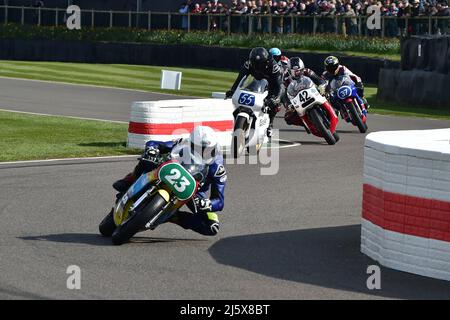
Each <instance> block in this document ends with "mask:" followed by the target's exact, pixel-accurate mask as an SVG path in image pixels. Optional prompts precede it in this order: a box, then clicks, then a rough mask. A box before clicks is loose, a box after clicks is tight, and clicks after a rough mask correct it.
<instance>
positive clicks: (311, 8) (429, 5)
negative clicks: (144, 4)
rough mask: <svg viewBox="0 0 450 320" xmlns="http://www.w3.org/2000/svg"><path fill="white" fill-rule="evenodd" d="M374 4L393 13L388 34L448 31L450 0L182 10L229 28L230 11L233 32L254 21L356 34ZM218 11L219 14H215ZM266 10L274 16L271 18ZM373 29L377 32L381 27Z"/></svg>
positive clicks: (322, 0) (315, 1) (300, 0)
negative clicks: (361, 20)
mask: <svg viewBox="0 0 450 320" xmlns="http://www.w3.org/2000/svg"><path fill="white" fill-rule="evenodd" d="M373 5H375V6H377V7H378V8H379V10H380V13H381V16H386V17H391V18H389V19H386V20H385V21H386V22H385V25H384V30H385V31H384V32H385V35H386V36H391V37H394V36H399V35H405V34H426V33H428V32H429V31H430V30H429V29H430V26H431V28H432V30H431V32H432V33H433V34H436V33H438V34H445V33H448V31H449V30H448V27H449V22H450V10H449V8H448V2H447V0H285V1H284V0H283V1H277V0H256V1H255V0H248V1H247V0H231V1H223V2H221V1H218V0H212V1H201V0H197V1H196V0H187V1H186V2H184V3H183V4H182V5H181V7H180V10H179V12H180V13H191V14H198V15H202V14H204V15H212V17H213V18H212V19H211V21H210V24H211V25H210V27H211V28H212V29H223V28H228V26H227V21H229V20H227V19H223V16H226V15H230V16H231V17H233V19H232V20H231V24H232V25H231V26H230V27H231V28H232V29H233V31H234V32H246V31H248V28H249V24H250V23H251V24H252V29H253V31H256V32H258V31H259V32H269V31H273V32H278V33H290V32H293V31H295V32H303V33H311V32H312V31H313V28H315V30H314V31H316V32H343V30H342V29H345V31H344V32H345V33H346V34H349V35H352V34H358V33H360V32H361V30H359V28H361V26H360V25H358V21H359V17H367V16H368V15H370V12H367V9H368V8H369V7H370V6H373ZM218 14H220V18H218V17H217V18H214V15H218ZM268 15H271V18H270V19H269V18H268ZM235 17H238V19H236V18H235ZM239 17H241V19H239ZM293 17H304V18H303V19H302V18H300V19H296V18H294V23H292V21H291V19H293ZM311 17H315V19H314V20H316V22H314V23H313V19H311ZM330 17H332V18H333V19H330ZM336 17H338V18H340V19H339V20H338V19H336ZM415 17H417V18H421V17H422V19H408V20H409V23H407V21H406V19H405V18H415ZM428 17H448V19H433V23H432V24H431V25H430V23H429V19H428ZM250 19H252V20H253V21H251V20H250ZM336 21H342V23H336ZM185 22H186V21H185ZM184 27H186V23H184ZM270 28H272V30H270ZM292 28H294V29H295V30H292ZM364 32H366V33H367V32H369V33H370V30H367V28H365V30H364ZM373 32H374V33H375V34H376V32H377V31H373Z"/></svg>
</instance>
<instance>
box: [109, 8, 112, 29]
mask: <svg viewBox="0 0 450 320" xmlns="http://www.w3.org/2000/svg"><path fill="white" fill-rule="evenodd" d="M112 27H113V12H112V10H109V28H110V29H111V28H112Z"/></svg>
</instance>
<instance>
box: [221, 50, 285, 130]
mask: <svg viewBox="0 0 450 320" xmlns="http://www.w3.org/2000/svg"><path fill="white" fill-rule="evenodd" d="M248 75H252V76H253V77H254V78H255V79H256V80H261V79H266V80H267V81H268V83H269V88H268V91H269V92H268V95H267V97H266V98H265V99H264V107H263V108H262V111H263V112H266V113H268V114H269V118H270V124H269V128H268V129H267V136H268V137H269V138H271V137H272V130H273V129H272V128H273V120H274V118H275V115H276V114H277V112H278V111H279V110H280V108H279V104H280V101H281V94H282V90H281V85H282V68H281V67H280V65H279V64H278V63H276V61H275V60H274V58H273V57H272V56H271V55H270V54H269V52H268V51H267V50H266V49H265V48H262V47H257V48H253V49H252V50H251V51H250V55H249V59H248V60H247V61H246V62H245V63H244V65H243V66H242V68H241V71H240V72H239V75H238V77H237V78H236V81H235V82H234V84H233V86H232V87H231V89H230V90H228V91H227V92H226V95H225V97H226V98H231V97H232V96H233V94H234V92H235V91H236V88H237V87H238V85H239V83H240V82H241V80H242V79H243V78H244V77H246V76H248Z"/></svg>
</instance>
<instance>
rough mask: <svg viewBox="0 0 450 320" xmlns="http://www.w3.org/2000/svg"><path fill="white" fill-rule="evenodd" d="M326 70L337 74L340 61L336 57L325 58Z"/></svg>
mask: <svg viewBox="0 0 450 320" xmlns="http://www.w3.org/2000/svg"><path fill="white" fill-rule="evenodd" d="M324 67H325V70H326V71H328V72H329V73H331V74H333V75H334V74H336V71H337V69H338V68H339V59H338V58H336V57H335V56H329V57H326V58H325V61H324Z"/></svg>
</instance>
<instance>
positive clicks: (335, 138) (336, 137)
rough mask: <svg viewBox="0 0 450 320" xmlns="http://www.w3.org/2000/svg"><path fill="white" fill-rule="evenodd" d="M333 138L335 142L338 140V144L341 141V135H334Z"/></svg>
mask: <svg viewBox="0 0 450 320" xmlns="http://www.w3.org/2000/svg"><path fill="white" fill-rule="evenodd" d="M333 137H334V140H336V142H338V141H339V140H340V139H341V137H340V136H339V134H338V133H337V132H334V133H333Z"/></svg>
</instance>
